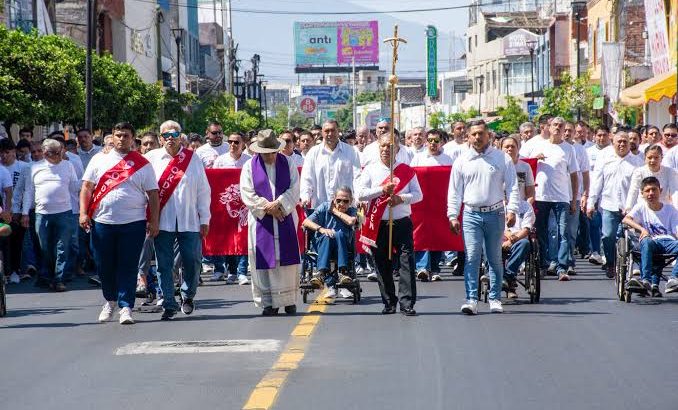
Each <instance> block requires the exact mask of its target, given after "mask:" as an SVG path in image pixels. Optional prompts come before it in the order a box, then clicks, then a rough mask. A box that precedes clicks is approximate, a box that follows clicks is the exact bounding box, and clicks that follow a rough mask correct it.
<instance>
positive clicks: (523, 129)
mask: <svg viewBox="0 0 678 410" xmlns="http://www.w3.org/2000/svg"><path fill="white" fill-rule="evenodd" d="M518 132H519V133H520V141H521V143H522V144H524V143H525V142H527V141H529V140H531V139H532V138H533V137H534V124H532V123H531V122H524V123H522V124H520V127H518Z"/></svg>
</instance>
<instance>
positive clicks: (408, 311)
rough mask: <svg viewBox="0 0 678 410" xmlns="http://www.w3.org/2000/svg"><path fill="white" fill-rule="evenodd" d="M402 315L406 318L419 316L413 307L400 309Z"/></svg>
mask: <svg viewBox="0 0 678 410" xmlns="http://www.w3.org/2000/svg"><path fill="white" fill-rule="evenodd" d="M400 313H402V314H403V315H405V316H417V311H416V310H414V308H411V307H407V308H400Z"/></svg>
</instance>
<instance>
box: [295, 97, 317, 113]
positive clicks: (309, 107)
mask: <svg viewBox="0 0 678 410" xmlns="http://www.w3.org/2000/svg"><path fill="white" fill-rule="evenodd" d="M299 108H300V109H301V111H302V112H305V113H307V114H310V113H313V112H315V110H316V108H318V104H316V102H315V100H314V99H313V98H311V97H304V98H302V99H301V101H299Z"/></svg>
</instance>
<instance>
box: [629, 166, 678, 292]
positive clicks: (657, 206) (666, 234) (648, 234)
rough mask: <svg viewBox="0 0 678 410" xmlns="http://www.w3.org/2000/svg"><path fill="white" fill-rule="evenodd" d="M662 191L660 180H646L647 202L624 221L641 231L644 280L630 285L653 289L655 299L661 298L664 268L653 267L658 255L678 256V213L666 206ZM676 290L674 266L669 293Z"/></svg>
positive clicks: (677, 281) (643, 184)
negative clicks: (660, 282)
mask: <svg viewBox="0 0 678 410" xmlns="http://www.w3.org/2000/svg"><path fill="white" fill-rule="evenodd" d="M661 189H662V188H661V186H660V185H659V180H658V179H657V178H655V177H647V178H645V179H643V181H642V182H641V192H642V195H643V198H644V199H645V201H640V202H638V203H637V204H636V206H634V207H633V209H632V210H631V212H629V213H628V215H626V216H625V217H624V220H623V221H622V222H623V223H624V224H625V225H628V226H629V227H631V228H633V229H635V230H636V231H638V232H640V261H641V262H640V267H641V281H638V279H636V278H635V277H633V278H631V279H629V282H628V285H629V287H635V288H644V289H647V290H650V291H651V293H652V297H661V293H660V291H659V279H660V278H661V269H662V266H652V265H653V263H652V262H653V257H654V255H655V254H674V255H675V254H678V210H676V208H675V207H674V206H673V205H671V204H667V203H662V201H661V199H660V197H661ZM650 283H651V284H650ZM675 291H678V265H675V266H674V267H673V270H672V272H671V278H670V279H669V280H668V282H667V283H666V293H671V292H675Z"/></svg>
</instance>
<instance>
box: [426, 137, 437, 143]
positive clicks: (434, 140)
mask: <svg viewBox="0 0 678 410" xmlns="http://www.w3.org/2000/svg"><path fill="white" fill-rule="evenodd" d="M427 141H428V142H430V143H431V144H440V138H429V139H428V140H427Z"/></svg>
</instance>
